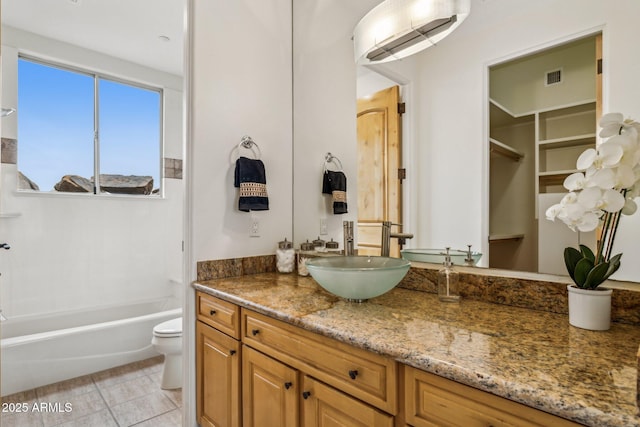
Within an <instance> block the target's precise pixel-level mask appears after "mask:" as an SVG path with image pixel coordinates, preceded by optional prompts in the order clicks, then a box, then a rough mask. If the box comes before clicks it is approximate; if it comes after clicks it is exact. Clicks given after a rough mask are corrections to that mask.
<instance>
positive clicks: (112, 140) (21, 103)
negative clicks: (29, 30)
mask: <svg viewBox="0 0 640 427" xmlns="http://www.w3.org/2000/svg"><path fill="white" fill-rule="evenodd" d="M161 101H162V91H161V90H159V89H152V88H148V87H142V86H140V85H136V84H133V83H128V82H123V81H119V80H115V79H111V78H108V77H106V76H102V75H100V74H97V73H91V72H87V71H81V70H73V69H70V68H65V67H61V66H58V65H54V64H46V63H43V62H40V61H37V60H33V59H29V58H25V57H20V58H19V60H18V112H19V116H18V170H19V174H20V175H21V179H19V180H18V183H19V184H18V185H19V189H23V190H24V189H29V190H36V191H52V192H56V191H58V192H81V193H94V194H99V193H102V194H105V193H118V194H142V195H147V194H154V193H157V192H158V188H159V186H160V165H161V145H162V139H161V138H162V131H161V129H162V102H161ZM95 177H98V178H97V179H96V178H95Z"/></svg>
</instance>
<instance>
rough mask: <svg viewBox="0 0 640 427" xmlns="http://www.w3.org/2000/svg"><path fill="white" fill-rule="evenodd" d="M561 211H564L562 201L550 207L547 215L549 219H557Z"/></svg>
mask: <svg viewBox="0 0 640 427" xmlns="http://www.w3.org/2000/svg"><path fill="white" fill-rule="evenodd" d="M560 212H562V205H561V204H560V203H557V204H555V205H553V206H551V207H549V209H547V212H546V213H545V215H546V217H547V219H548V220H549V221H555V219H556V218H557V217H558V215H559V214H560Z"/></svg>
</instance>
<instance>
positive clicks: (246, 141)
mask: <svg viewBox="0 0 640 427" xmlns="http://www.w3.org/2000/svg"><path fill="white" fill-rule="evenodd" d="M240 148H245V149H247V150H250V151H251V152H252V153H253V154H254V156H256V160H259V159H260V158H261V157H262V153H261V152H260V147H259V146H258V144H256V142H255V141H254V140H253V139H251V137H250V136H249V135H245V136H243V137H242V139H241V140H240V143H239V144H238V151H239V150H240ZM254 148H255V149H256V150H257V151H258V153H257V154H256V151H254Z"/></svg>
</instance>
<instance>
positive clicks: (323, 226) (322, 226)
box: [320, 218, 329, 236]
mask: <svg viewBox="0 0 640 427" xmlns="http://www.w3.org/2000/svg"><path fill="white" fill-rule="evenodd" d="M327 234H329V230H328V226H327V218H320V235H321V236H323V235H327Z"/></svg>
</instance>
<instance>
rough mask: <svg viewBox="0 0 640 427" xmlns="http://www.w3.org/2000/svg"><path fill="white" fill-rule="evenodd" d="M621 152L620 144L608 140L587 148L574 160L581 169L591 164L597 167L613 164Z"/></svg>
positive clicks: (620, 156) (617, 160) (622, 152)
mask: <svg viewBox="0 0 640 427" xmlns="http://www.w3.org/2000/svg"><path fill="white" fill-rule="evenodd" d="M623 154H624V151H623V149H622V147H621V146H620V145H618V144H615V143H609V142H608V141H607V142H603V143H602V144H600V145H599V146H598V147H597V148H589V149H587V150H585V151H584V152H583V153H582V154H580V157H578V160H577V161H576V166H577V168H578V169H582V170H584V169H588V168H590V167H591V166H594V167H596V168H597V169H600V168H603V167H611V166H615V165H616V164H617V163H618V162H619V161H620V159H621V158H622V155H623Z"/></svg>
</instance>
